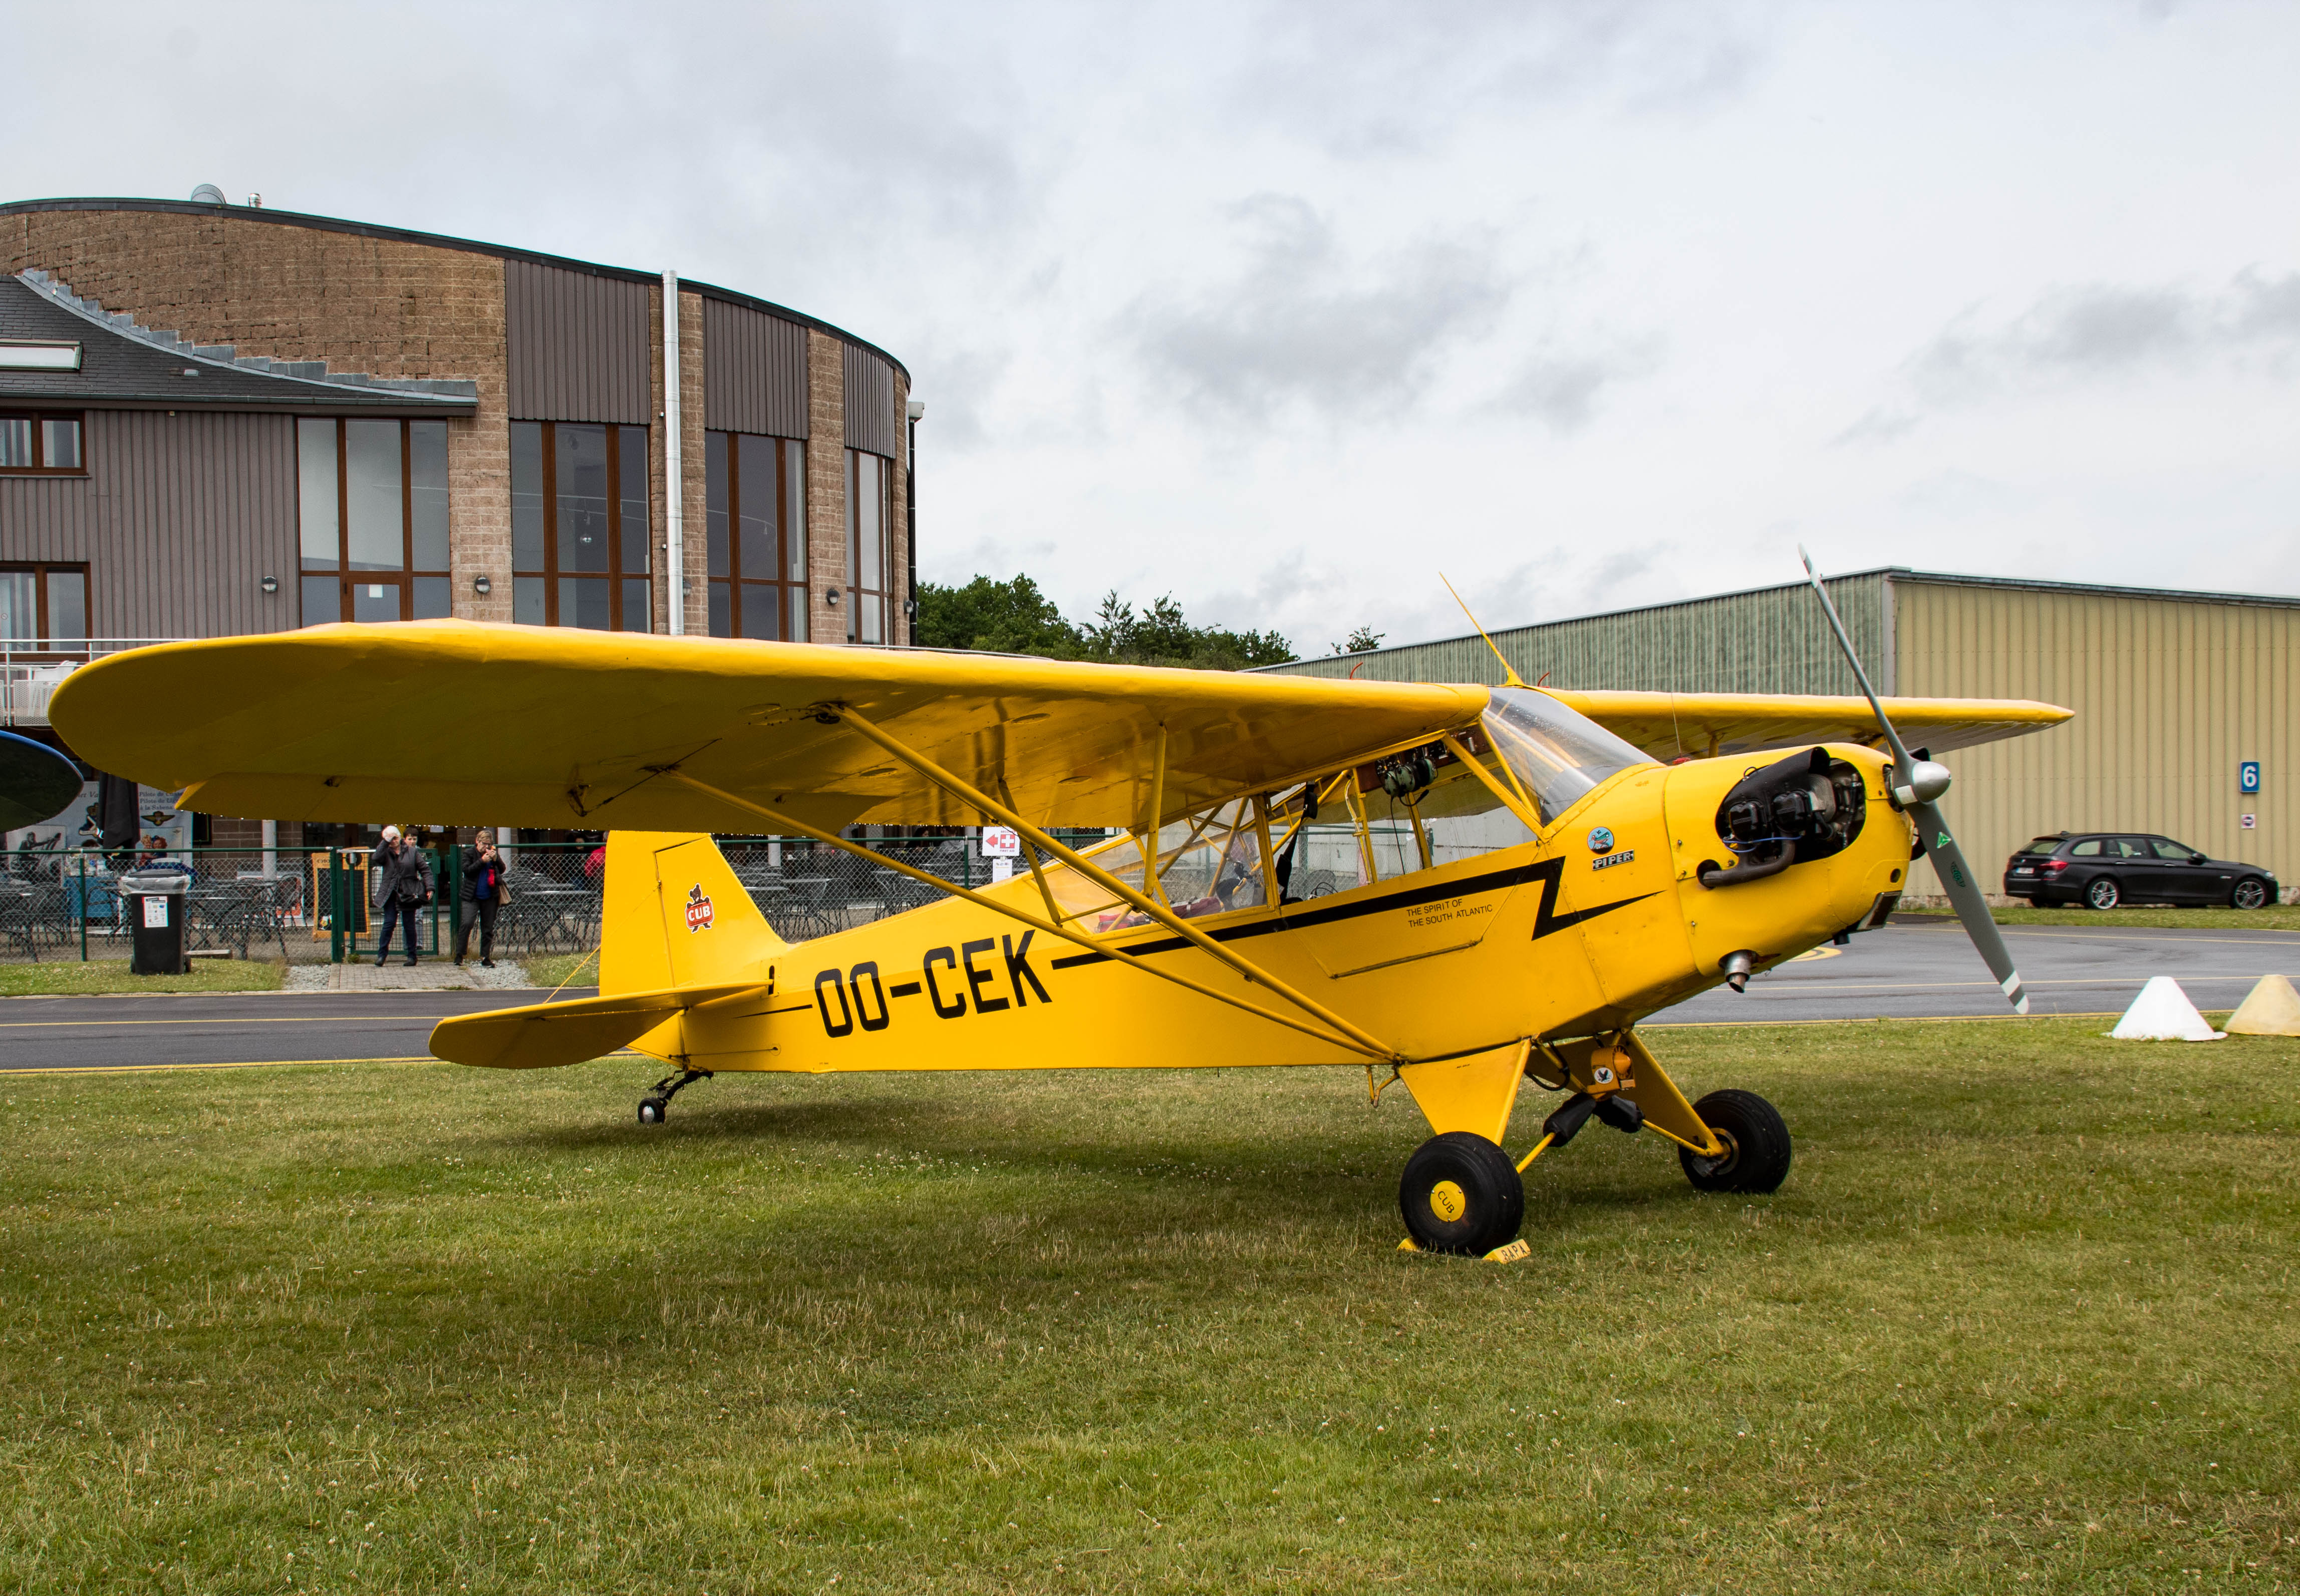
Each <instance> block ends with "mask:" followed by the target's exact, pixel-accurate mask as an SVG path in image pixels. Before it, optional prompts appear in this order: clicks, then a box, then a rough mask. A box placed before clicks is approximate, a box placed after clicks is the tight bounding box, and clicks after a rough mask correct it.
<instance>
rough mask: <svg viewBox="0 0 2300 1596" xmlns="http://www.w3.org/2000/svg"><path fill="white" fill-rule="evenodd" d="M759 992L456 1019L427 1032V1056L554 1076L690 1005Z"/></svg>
mask: <svg viewBox="0 0 2300 1596" xmlns="http://www.w3.org/2000/svg"><path fill="white" fill-rule="evenodd" d="M765 990H766V988H765V986H764V985H763V984H762V983H760V982H757V981H738V982H735V983H732V984H729V985H722V986H669V987H664V988H662V989H661V990H659V991H655V992H619V993H615V994H614V995H612V997H593V998H576V999H574V1000H572V1001H571V1002H564V1003H532V1004H529V1006H528V1007H526V1008H524V1009H496V1010H490V1011H488V1012H487V1013H485V1014H462V1015H458V1016H456V1017H455V1018H453V1019H443V1020H441V1021H440V1022H439V1023H438V1024H437V1025H436V1026H434V1027H431V1052H432V1055H433V1056H434V1057H435V1058H440V1059H445V1060H447V1062H448V1063H450V1064H475V1065H478V1066H479V1067H480V1068H487V1069H556V1068H559V1067H560V1066H562V1065H565V1064H580V1063H583V1062H584V1061H585V1060H590V1059H596V1058H600V1057H602V1056H604V1055H605V1054H607V1053H611V1052H614V1051H615V1050H616V1049H617V1048H619V1047H623V1046H626V1045H628V1044H629V1043H632V1042H635V1041H637V1039H638V1038H639V1037H641V1036H644V1035H646V1034H647V1033H648V1032H649V1031H651V1030H653V1029H654V1027H657V1026H659V1025H661V1024H662V1022H663V1021H664V1020H666V1019H669V1018H671V1016H672V1015H674V1014H677V1013H679V1011H680V1010H684V1009H692V1008H694V1007H695V1006H696V1004H697V1003H708V1002H715V1001H716V1000H718V999H720V998H729V997H739V996H741V995H742V994H743V993H746V992H763V991H765Z"/></svg>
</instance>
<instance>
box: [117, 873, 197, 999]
mask: <svg viewBox="0 0 2300 1596" xmlns="http://www.w3.org/2000/svg"><path fill="white" fill-rule="evenodd" d="M190 879H191V878H190V877H187V876H186V875H185V874H184V873H183V872H182V871H181V870H128V871H124V872H122V874H121V877H120V896H121V900H122V901H123V902H126V903H127V905H128V923H129V927H130V928H131V930H130V935H133V936H134V938H135V943H134V950H135V951H134V952H133V953H132V954H131V955H130V956H129V960H128V973H129V975H132V976H180V975H182V974H184V972H186V971H187V970H188V969H190V968H192V964H191V960H189V959H187V958H186V957H185V956H184V889H185V887H186V886H187V885H189V883H190Z"/></svg>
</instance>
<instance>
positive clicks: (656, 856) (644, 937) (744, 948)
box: [599, 831, 789, 993]
mask: <svg viewBox="0 0 2300 1596" xmlns="http://www.w3.org/2000/svg"><path fill="white" fill-rule="evenodd" d="M601 926H602V934H601V937H600V943H599V990H600V992H601V993H618V992H649V991H654V990H656V989H659V988H662V987H669V986H696V985H720V984H722V983H726V982H734V981H752V980H756V981H764V980H766V978H767V964H768V962H769V960H771V959H772V958H773V957H774V956H775V955H776V954H777V953H779V952H782V951H783V949H784V948H786V947H787V946H788V945H789V944H788V943H785V942H784V941H783V940H782V938H780V937H779V936H777V935H775V934H774V931H773V929H772V928H771V927H769V926H768V924H767V920H766V917H765V916H764V915H762V914H761V913H760V912H759V909H758V905H757V904H755V903H754V902H752V901H751V894H749V893H748V892H746V890H744V887H743V884H742V883H741V882H740V881H738V880H737V879H736V877H735V872H734V869H732V868H731V867H730V866H729V864H728V863H727V857H726V855H724V854H723V853H721V852H719V845H718V844H716V843H714V842H712V840H711V838H710V837H709V836H708V835H705V834H704V833H701V832H683V831H614V832H610V833H608V835H607V881H606V894H605V902H604V904H603V906H602V917H601Z"/></svg>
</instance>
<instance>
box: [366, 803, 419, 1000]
mask: <svg viewBox="0 0 2300 1596" xmlns="http://www.w3.org/2000/svg"><path fill="white" fill-rule="evenodd" d="M368 863H369V864H370V865H371V867H373V869H374V871H375V907H376V910H377V912H378V913H379V914H380V915H381V916H382V924H383V930H382V935H379V936H378V937H377V938H376V943H375V961H376V963H377V965H378V966H379V967H380V966H381V965H382V964H383V963H384V962H385V960H388V959H389V958H390V957H391V928H392V927H394V926H395V925H404V927H405V928H406V933H407V935H406V937H405V939H404V940H405V943H406V952H407V962H408V963H410V964H412V963H414V962H415V949H416V946H417V944H418V943H419V941H420V940H421V933H420V932H419V931H417V929H416V916H417V915H418V914H419V913H420V912H421V910H422V908H423V905H425V904H426V903H429V902H430V901H431V856H430V855H429V854H428V853H426V852H423V850H422V849H421V848H419V847H417V846H416V845H415V844H413V843H412V842H410V841H409V840H408V839H407V838H405V837H404V836H402V835H400V834H399V827H396V826H387V827H384V828H383V844H382V846H380V847H379V848H378V849H376V851H375V852H374V853H373V854H372V855H371V856H370V858H369V860H368Z"/></svg>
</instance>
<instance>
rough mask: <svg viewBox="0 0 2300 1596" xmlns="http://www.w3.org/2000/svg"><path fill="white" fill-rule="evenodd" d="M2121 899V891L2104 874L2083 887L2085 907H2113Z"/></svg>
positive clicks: (2122, 897)
mask: <svg viewBox="0 0 2300 1596" xmlns="http://www.w3.org/2000/svg"><path fill="white" fill-rule="evenodd" d="M2123 899H2124V894H2123V892H2122V891H2121V889H2120V888H2119V887H2118V886H2117V885H2116V883H2115V882H2113V881H2111V880H2110V879H2109V878H2108V877H2105V876H2103V877H2101V878H2100V879H2099V880H2097V881H2096V882H2094V883H2093V884H2092V885H2090V886H2088V887H2087V888H2085V907H2086V908H2088V909H2113V908H2115V907H2116V906H2117V904H2119V903H2120V902H2122V901H2123Z"/></svg>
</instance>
